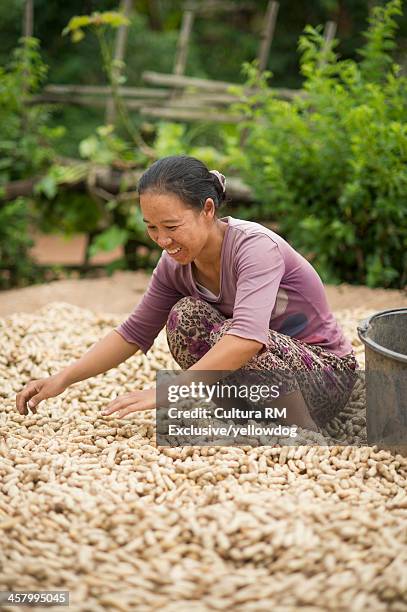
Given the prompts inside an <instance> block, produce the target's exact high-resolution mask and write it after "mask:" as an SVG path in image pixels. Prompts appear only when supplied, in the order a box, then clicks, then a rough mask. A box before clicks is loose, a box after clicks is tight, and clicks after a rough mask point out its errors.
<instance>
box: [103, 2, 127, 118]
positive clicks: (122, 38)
mask: <svg viewBox="0 0 407 612" xmlns="http://www.w3.org/2000/svg"><path fill="white" fill-rule="evenodd" d="M132 4H133V0H122V2H121V5H120V12H121V13H123V14H124V15H125V16H126V17H129V16H130V13H131V9H132ZM127 35H128V26H126V25H123V26H120V28H119V29H118V32H117V36H116V46H115V51H114V60H115V61H120V62H122V61H123V59H124V55H125V50H126V44H127ZM115 120H116V108H115V103H114V100H113V97H111V98H110V99H109V100H108V102H107V105H106V123H113V124H114V122H115Z"/></svg>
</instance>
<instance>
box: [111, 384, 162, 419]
mask: <svg viewBox="0 0 407 612" xmlns="http://www.w3.org/2000/svg"><path fill="white" fill-rule="evenodd" d="M155 401H156V400H155V389H145V390H143V391H132V393H126V395H121V396H120V397H118V398H117V399H115V400H114V401H113V402H110V404H108V405H107V406H106V408H104V409H103V410H102V415H103V416H106V415H109V414H113V412H117V414H116V416H117V418H119V419H121V418H123V417H125V416H127V415H128V414H130V413H131V412H140V411H141V410H151V409H154V408H155V407H156V403H155Z"/></svg>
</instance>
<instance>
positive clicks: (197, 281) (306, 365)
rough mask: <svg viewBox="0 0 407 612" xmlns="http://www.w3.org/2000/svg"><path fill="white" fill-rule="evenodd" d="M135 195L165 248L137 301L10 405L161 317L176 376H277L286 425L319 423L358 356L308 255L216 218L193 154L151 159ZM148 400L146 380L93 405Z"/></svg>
mask: <svg viewBox="0 0 407 612" xmlns="http://www.w3.org/2000/svg"><path fill="white" fill-rule="evenodd" d="M139 195H140V207H141V211H142V214H143V218H144V221H145V223H146V226H147V231H148V233H149V235H150V237H151V238H152V240H153V241H155V242H156V243H157V244H158V245H159V246H160V248H161V249H162V250H163V253H162V255H161V258H160V260H159V262H158V264H157V266H156V268H155V269H154V271H153V274H152V277H151V280H150V283H149V285H148V288H147V290H146V293H145V294H144V296H143V298H142V300H141V302H140V303H139V304H138V305H137V306H136V307H135V309H134V311H133V312H132V313H131V315H130V316H129V317H128V318H127V319H126V320H125V321H123V323H122V324H121V325H119V326H118V327H117V328H115V329H114V330H112V331H111V332H110V333H109V335H108V336H107V337H106V338H104V339H102V340H101V341H99V342H98V343H97V344H96V345H95V346H94V347H93V348H92V349H91V350H90V351H89V352H88V353H86V354H85V355H84V356H83V357H82V358H81V359H79V360H78V361H77V362H75V363H74V364H72V365H71V366H69V367H68V368H66V370H64V371H63V372H61V373H60V374H58V375H55V376H54V377H52V380H51V379H43V380H40V381H32V382H31V383H29V384H28V385H27V386H26V388H25V389H24V390H23V391H22V392H21V393H20V394H18V396H17V406H18V408H19V410H20V411H21V412H24V411H26V402H27V401H28V400H29V399H30V398H31V401H32V402H33V405H34V406H36V405H37V404H38V402H39V401H41V400H42V399H45V398H46V397H52V396H54V395H56V394H58V393H61V392H62V391H61V390H64V389H65V388H66V387H67V386H68V385H70V384H72V383H73V382H78V381H80V380H83V379H84V378H88V377H90V376H95V375H97V374H99V373H101V372H105V371H107V370H108V369H110V368H112V367H116V366H117V365H118V364H119V363H121V362H123V361H125V360H126V359H128V358H129V357H130V356H131V355H133V354H134V353H135V352H136V351H138V350H142V351H143V352H144V353H147V352H148V351H149V349H150V348H151V346H152V344H153V342H154V339H155V338H156V337H157V335H158V333H159V332H160V330H161V329H162V328H163V327H164V326H166V332H167V339H168V345H169V348H170V351H171V353H172V355H173V357H174V359H175V360H176V362H177V363H178V364H179V366H180V367H181V368H182V369H183V370H185V372H184V373H183V374H182V375H181V376H182V377H183V382H184V383H185V384H188V382H192V381H193V380H194V378H193V377H194V375H195V376H196V371H199V372H200V374H201V373H205V376H206V378H205V381H206V382H208V383H214V382H216V381H218V380H220V379H222V376H224V374H223V373H224V372H226V373H227V372H229V375H230V376H232V375H236V376H237V375H240V374H241V373H242V372H243V373H245V375H249V373H250V372H252V371H253V370H254V371H255V373H256V376H258V379H257V380H253V379H252V380H253V382H254V383H256V384H257V383H259V382H267V383H270V382H271V381H272V382H273V384H279V386H280V397H278V398H277V399H275V400H273V405H274V406H275V407H276V408H286V413H287V417H286V418H285V424H293V423H295V424H297V425H299V426H302V427H307V428H310V429H314V430H317V429H318V426H319V425H320V426H322V425H325V424H326V423H327V422H328V421H329V420H330V419H331V418H333V417H334V416H335V415H336V414H337V412H338V411H339V410H340V409H341V408H342V407H343V406H344V405H345V404H346V402H347V400H348V398H349V395H350V393H351V390H352V388H353V386H354V383H355V380H356V374H355V370H356V369H357V368H358V365H357V361H356V358H355V355H354V352H353V350H352V346H351V344H350V343H349V342H348V341H347V340H346V338H345V337H344V335H343V333H342V330H341V329H340V327H339V326H338V324H337V322H336V320H335V318H334V316H333V315H332V313H331V312H330V310H329V306H328V302H327V299H326V295H325V290H324V286H323V284H322V281H321V279H320V277H319V276H318V274H317V272H316V271H315V270H314V268H313V267H312V266H311V264H310V263H309V262H308V261H307V260H306V259H304V257H302V256H301V255H300V254H299V253H298V252H297V251H295V249H293V247H292V246H291V245H289V244H288V243H287V242H286V241H285V240H284V239H283V238H282V237H281V236H279V235H278V234H276V233H275V232H273V231H272V230H270V229H268V228H266V227H264V226H262V225H260V224H259V223H255V222H251V221H243V220H240V219H235V218H233V217H231V216H226V217H218V215H217V210H218V208H219V206H220V205H221V204H222V203H223V202H224V201H225V195H226V179H225V177H224V176H223V175H222V174H220V173H219V172H217V171H216V170H212V171H210V170H208V168H207V167H206V166H205V164H203V163H202V162H201V161H199V160H198V159H195V158H193V157H189V156H185V155H177V156H170V157H166V158H163V159H160V160H158V161H156V162H155V163H154V164H153V165H152V166H151V167H150V168H149V169H148V170H147V171H146V172H145V173H144V174H143V176H142V177H141V179H140V183H139ZM194 373H195V374H194ZM267 376H269V378H268V380H266V379H267ZM247 402H248V403H249V404H250V403H251V402H250V401H249V400H247ZM155 407H156V390H155V389H147V390H143V391H134V392H132V393H128V394H127V395H124V396H122V397H119V398H117V399H116V400H114V401H113V402H112V403H111V404H110V405H109V406H108V407H107V409H106V410H105V411H104V412H103V414H112V413H116V416H119V417H124V416H127V415H128V414H130V413H132V412H135V411H138V410H147V409H151V408H155ZM254 407H255V408H259V403H258V402H257V403H255V405H254ZM266 407H267V406H264V408H266Z"/></svg>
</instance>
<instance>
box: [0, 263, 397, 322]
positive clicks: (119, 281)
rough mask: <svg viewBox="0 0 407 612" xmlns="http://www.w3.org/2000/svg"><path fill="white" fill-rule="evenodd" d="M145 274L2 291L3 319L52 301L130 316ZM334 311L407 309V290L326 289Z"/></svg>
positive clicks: (143, 286)
mask: <svg viewBox="0 0 407 612" xmlns="http://www.w3.org/2000/svg"><path fill="white" fill-rule="evenodd" d="M149 278H150V277H149V275H148V274H146V273H145V272H142V271H139V272H129V271H126V272H124V271H117V272H115V273H114V274H113V275H112V276H111V277H110V278H95V279H82V280H73V279H72V280H58V281H53V282H50V283H47V284H43V285H33V286H31V287H25V288H23V289H11V290H9V291H2V292H0V317H6V316H8V315H10V314H13V313H15V312H34V311H36V310H38V309H39V308H42V306H45V305H46V304H48V303H49V302H54V301H58V302H68V303H70V304H74V305H76V306H79V307H82V308H88V309H90V310H92V311H94V312H106V313H118V314H120V313H123V314H126V313H130V312H131V311H132V310H133V308H134V306H135V305H136V304H137V303H138V302H139V301H140V299H141V296H142V295H143V293H144V291H145V289H146V287H147V284H148V281H149ZM326 292H327V296H328V302H329V304H330V306H331V309H332V310H333V311H338V310H343V309H345V308H366V309H367V310H370V309H371V310H384V309H387V308H401V307H407V291H406V290H404V291H395V290H390V289H368V288H367V287H358V286H353V285H346V284H343V285H339V286H331V285H327V286H326Z"/></svg>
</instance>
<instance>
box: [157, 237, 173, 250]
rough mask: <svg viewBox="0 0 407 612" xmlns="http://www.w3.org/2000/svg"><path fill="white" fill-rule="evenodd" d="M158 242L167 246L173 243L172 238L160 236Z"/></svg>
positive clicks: (163, 246)
mask: <svg viewBox="0 0 407 612" xmlns="http://www.w3.org/2000/svg"><path fill="white" fill-rule="evenodd" d="M157 243H158V244H159V246H160V247H162V248H165V247H166V246H169V245H170V244H171V238H165V237H161V236H159V237H158V238H157Z"/></svg>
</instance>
